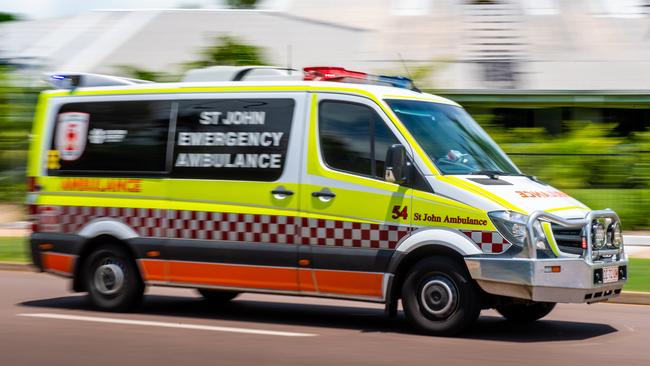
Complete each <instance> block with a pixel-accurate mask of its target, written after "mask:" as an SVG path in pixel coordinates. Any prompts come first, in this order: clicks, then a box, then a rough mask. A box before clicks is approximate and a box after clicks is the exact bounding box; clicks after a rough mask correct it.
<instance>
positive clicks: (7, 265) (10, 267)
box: [0, 262, 36, 272]
mask: <svg viewBox="0 0 650 366" xmlns="http://www.w3.org/2000/svg"><path fill="white" fill-rule="evenodd" d="M0 271H22V272H36V267H34V265H32V264H30V263H15V262H0Z"/></svg>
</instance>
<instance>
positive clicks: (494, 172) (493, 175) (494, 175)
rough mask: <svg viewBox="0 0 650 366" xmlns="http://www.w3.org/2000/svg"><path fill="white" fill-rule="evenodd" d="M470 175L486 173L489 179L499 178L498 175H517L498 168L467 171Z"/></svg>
mask: <svg viewBox="0 0 650 366" xmlns="http://www.w3.org/2000/svg"><path fill="white" fill-rule="evenodd" d="M469 174H470V175H487V176H488V177H489V178H490V179H499V176H500V175H519V174H513V173H506V172H502V171H500V170H477V171H474V172H471V173H469Z"/></svg>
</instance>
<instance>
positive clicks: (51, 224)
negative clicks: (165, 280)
mask: <svg viewBox="0 0 650 366" xmlns="http://www.w3.org/2000/svg"><path fill="white" fill-rule="evenodd" d="M37 214H38V225H37V227H38V230H39V231H41V232H58V233H77V232H79V231H80V230H81V229H82V228H83V227H84V226H85V225H87V224H89V223H90V222H91V221H93V220H95V219H99V218H107V217H108V218H112V219H115V220H118V221H121V222H123V223H125V224H126V225H128V226H130V227H131V228H132V229H133V230H134V231H136V232H137V233H138V235H140V236H143V237H169V238H177V239H200V240H225V241H240V242H254V243H287V244H303V245H326V246H340V247H355V248H378V249H395V247H396V246H397V243H398V242H399V241H400V239H402V238H403V237H404V236H406V235H408V233H409V228H408V227H407V226H398V225H380V224H366V223H359V222H349V221H335V220H321V219H309V218H302V219H301V218H297V217H292V216H272V215H253V214H237V213H223V212H202V211H184V210H159V209H140V208H105V207H84V206H39V208H38V210H37Z"/></svg>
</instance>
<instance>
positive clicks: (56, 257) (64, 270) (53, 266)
mask: <svg viewBox="0 0 650 366" xmlns="http://www.w3.org/2000/svg"><path fill="white" fill-rule="evenodd" d="M76 257H77V256H75V255H70V254H61V253H52V252H44V253H41V265H42V266H43V270H45V271H52V272H55V273H59V274H64V275H71V274H72V273H73V271H74V262H75V259H76Z"/></svg>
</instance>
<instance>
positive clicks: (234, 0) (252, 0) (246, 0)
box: [226, 0, 257, 9]
mask: <svg viewBox="0 0 650 366" xmlns="http://www.w3.org/2000/svg"><path fill="white" fill-rule="evenodd" d="M226 2H227V3H228V6H229V7H231V8H235V9H252V8H254V7H255V5H257V0H227V1H226Z"/></svg>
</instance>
